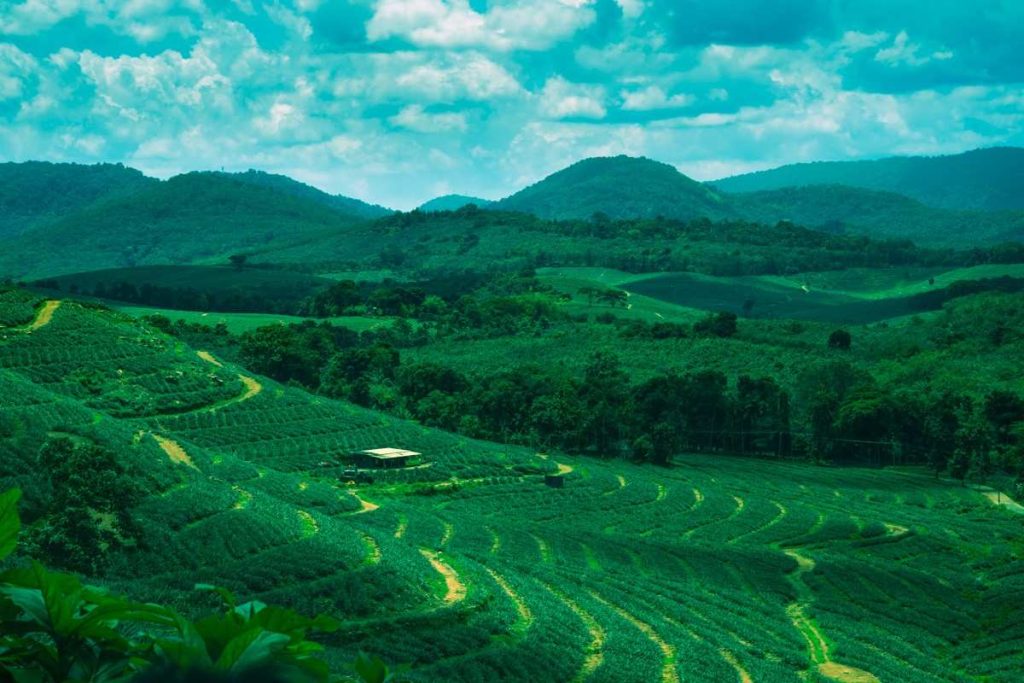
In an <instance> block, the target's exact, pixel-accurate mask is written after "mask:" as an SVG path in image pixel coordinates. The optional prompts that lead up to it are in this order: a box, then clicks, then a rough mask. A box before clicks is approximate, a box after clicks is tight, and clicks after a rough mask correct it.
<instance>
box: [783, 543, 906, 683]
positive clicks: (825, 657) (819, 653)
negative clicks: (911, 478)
mask: <svg viewBox="0 0 1024 683" xmlns="http://www.w3.org/2000/svg"><path fill="white" fill-rule="evenodd" d="M894 526H895V525H894ZM898 528H901V529H902V528H903V527H898ZM785 552H786V554H787V555H789V556H790V557H792V558H793V559H794V560H796V564H797V568H796V571H795V572H793V573H792V574H790V575H789V578H790V580H791V581H792V582H793V586H794V587H795V588H796V592H797V601H796V602H794V603H791V604H790V605H789V606H788V607H786V614H788V615H789V619H790V621H791V622H793V626H794V627H795V628H796V629H797V631H799V632H800V635H802V636H803V637H804V640H806V641H807V647H808V649H809V650H810V655H811V663H812V664H814V665H815V666H816V667H817V670H818V673H820V674H821V675H822V676H825V677H826V678H830V679H832V680H834V681H839V682H840V683H879V680H878V678H877V677H876V676H875V675H874V674H872V673H870V672H867V671H864V670H862V669H857V668H854V667H852V666H846V665H844V664H839V663H838V662H835V661H833V660H832V655H831V653H830V652H829V649H830V648H829V644H828V641H827V640H826V639H825V635H824V634H823V633H822V632H821V629H820V628H819V627H818V625H817V624H816V623H814V620H813V619H811V618H810V617H809V616H808V615H807V611H806V610H807V606H808V605H809V604H810V602H811V599H812V598H811V589H810V587H809V586H808V585H807V583H806V582H805V581H804V578H803V577H804V574H807V573H808V572H812V571H814V567H815V563H814V560H813V559H811V558H810V557H808V556H806V555H803V554H801V553H800V552H799V551H797V550H794V549H790V550H786V551H785Z"/></svg>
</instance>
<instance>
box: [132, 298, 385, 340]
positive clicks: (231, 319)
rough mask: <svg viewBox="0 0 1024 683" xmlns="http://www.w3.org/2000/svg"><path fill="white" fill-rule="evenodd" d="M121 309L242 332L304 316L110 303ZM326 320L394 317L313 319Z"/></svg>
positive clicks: (369, 326)
mask: <svg viewBox="0 0 1024 683" xmlns="http://www.w3.org/2000/svg"><path fill="white" fill-rule="evenodd" d="M113 307H114V308H116V309H117V310H119V311H121V312H122V313H127V314H128V315H131V316H134V317H136V318H141V317H143V316H147V315H164V316H167V317H168V318H170V319H171V320H184V321H185V322H188V323H200V324H202V325H211V326H213V325H218V324H220V323H224V324H225V325H227V328H228V331H229V332H231V333H232V334H242V333H243V332H248V331H249V330H253V329H256V328H257V327H264V326H266V325H290V324H292V323H300V322H302V321H303V320H308V318H303V317H300V316H295V315H275V314H273V313H200V312H198V311H178V310H174V309H169V308H155V307H152V306H120V305H115V306H113ZM321 321H324V322H329V323H331V324H332V325H337V326H338V327H347V328H349V329H350V330H355V331H356V332H363V331H364V330H373V329H377V328H378V327H383V326H387V325H390V324H391V323H392V322H393V321H394V318H366V317H361V316H338V317H334V318H322V319H317V322H321Z"/></svg>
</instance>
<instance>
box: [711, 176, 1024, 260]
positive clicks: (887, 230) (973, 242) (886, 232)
mask: <svg viewBox="0 0 1024 683" xmlns="http://www.w3.org/2000/svg"><path fill="white" fill-rule="evenodd" d="M728 198H729V201H730V202H731V205H732V206H733V207H734V208H735V209H736V211H737V213H738V214H739V215H740V216H742V217H743V218H745V219H747V220H750V221H754V222H756V223H768V224H771V223H776V222H778V221H781V220H787V221H790V222H792V223H796V224H797V225H803V226H806V227H809V228H815V229H819V230H824V231H826V232H845V233H856V234H865V235H870V236H871V237H874V238H880V239H910V240H913V241H915V242H917V243H918V244H921V245H925V246H959V247H966V246H977V245H979V244H995V243H999V242H1007V241H1011V240H1017V241H1022V240H1024V211H967V210H951V209H937V208H934V207H930V206H925V205H924V204H922V203H921V202H919V201H917V200H915V199H911V198H909V197H906V196H904V195H900V194H896V193H893V192H882V191H878V190H866V189H862V188H857V187H848V186H845V185H807V186H802V187H785V188H781V189H778V190H765V191H761V192H748V193H739V194H734V195H729V196H728Z"/></svg>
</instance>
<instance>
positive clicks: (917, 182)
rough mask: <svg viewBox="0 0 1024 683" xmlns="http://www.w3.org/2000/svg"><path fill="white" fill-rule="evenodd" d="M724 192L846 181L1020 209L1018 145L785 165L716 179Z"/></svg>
mask: <svg viewBox="0 0 1024 683" xmlns="http://www.w3.org/2000/svg"><path fill="white" fill-rule="evenodd" d="M712 185H713V186H714V187H716V188H718V189H719V190H722V191H725V192H754V191H759V190H776V189H779V188H782V187H790V186H802V185H850V186H853V187H863V188H867V189H872V190H882V191H886V192H896V193H899V194H903V195H906V196H908V197H911V198H913V199H916V200H918V201H920V202H923V203H924V204H927V205H928V206H934V207H938V208H945V209H980V210H990V211H995V210H1001V209H1024V149H1021V148H1018V147H993V148H989V149H977V150H973V151H970V152H964V153H963V154H955V155H951V156H937V157H892V158H888V159H877V160H870V161H832V162H824V161H819V162H814V163H802V164H791V165H787V166H781V167H779V168H776V169H772V170H769V171H759V172H756V173H747V174H743V175H738V176H733V177H730V178H722V179H721V180H716V181H714V182H713V183H712Z"/></svg>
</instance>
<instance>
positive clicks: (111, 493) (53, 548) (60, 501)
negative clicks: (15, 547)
mask: <svg viewBox="0 0 1024 683" xmlns="http://www.w3.org/2000/svg"><path fill="white" fill-rule="evenodd" d="M37 465H38V470H39V472H40V473H41V474H42V475H43V476H44V477H45V479H46V481H47V483H48V485H49V489H50V493H49V496H48V497H47V505H46V508H45V509H44V510H42V514H41V516H40V517H39V519H38V520H36V521H35V523H34V524H33V526H32V528H31V530H30V532H29V534H28V536H27V539H26V545H27V547H28V548H29V549H30V551H31V552H32V554H33V555H35V556H36V557H40V558H43V559H45V560H46V561H47V563H48V564H50V565H52V566H57V567H60V568H62V569H69V570H72V571H76V572H81V573H85V574H96V573H97V572H98V571H99V570H100V569H101V568H102V567H103V564H104V560H105V557H106V551H107V550H109V549H111V548H116V547H122V546H126V545H133V544H135V543H136V542H137V539H138V536H139V528H138V525H137V524H136V523H135V521H134V520H133V519H132V516H131V514H130V510H131V508H132V507H134V506H135V505H136V504H137V503H138V502H139V500H140V499H141V495H142V494H141V491H140V490H139V488H138V486H137V485H136V484H135V483H134V481H133V479H132V478H131V477H129V476H128V474H127V472H126V470H125V468H124V466H123V465H122V464H121V463H120V462H119V461H118V459H117V457H116V456H115V455H114V453H113V452H111V451H110V450H107V449H105V448H102V447H100V446H97V445H95V444H92V443H88V442H81V443H75V442H74V441H72V440H71V439H70V438H67V437H57V438H53V439H50V440H48V441H47V442H46V443H45V444H44V445H43V447H42V449H41V450H40V452H39V456H38V458H37Z"/></svg>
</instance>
